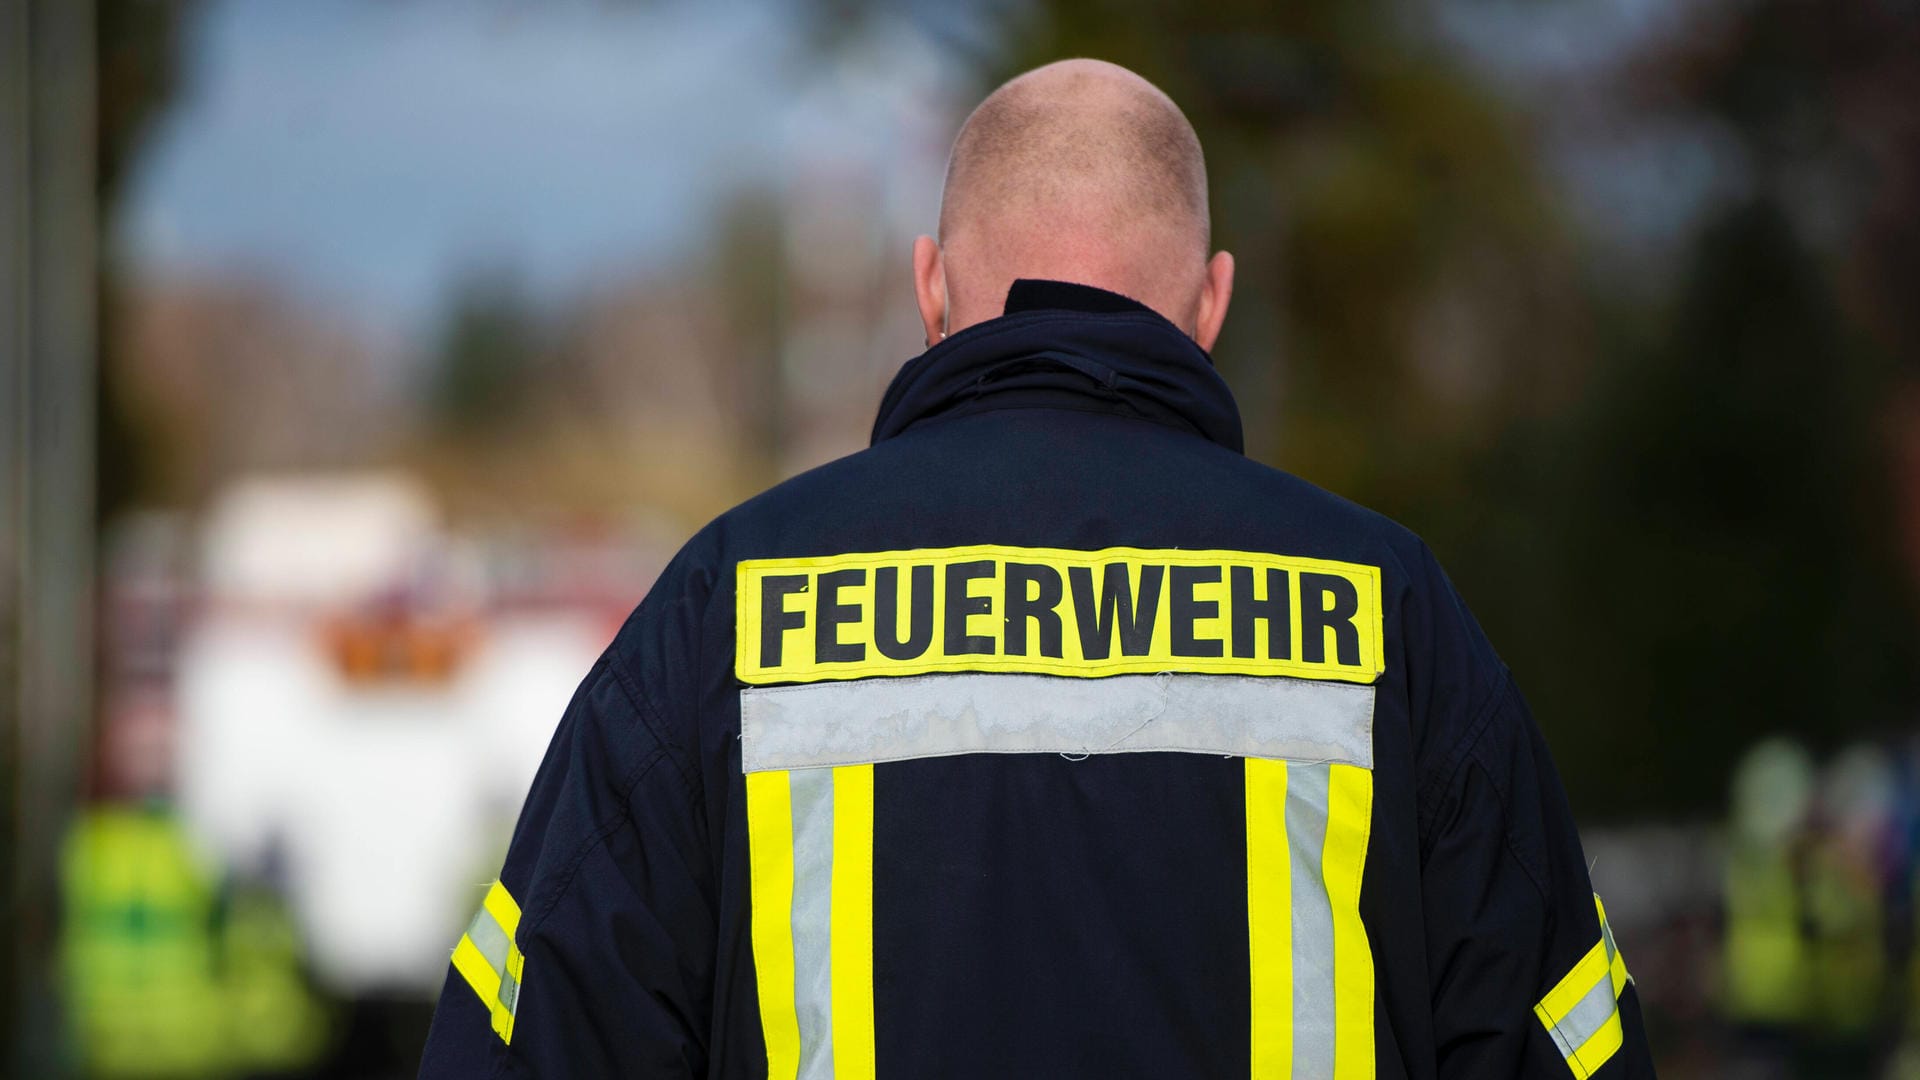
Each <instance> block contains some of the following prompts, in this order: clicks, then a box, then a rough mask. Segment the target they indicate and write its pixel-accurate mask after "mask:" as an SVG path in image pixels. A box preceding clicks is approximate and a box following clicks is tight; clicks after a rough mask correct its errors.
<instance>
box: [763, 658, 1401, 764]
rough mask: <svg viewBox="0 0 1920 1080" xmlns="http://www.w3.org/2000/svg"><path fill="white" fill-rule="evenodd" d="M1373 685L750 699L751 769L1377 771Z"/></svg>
mask: <svg viewBox="0 0 1920 1080" xmlns="http://www.w3.org/2000/svg"><path fill="white" fill-rule="evenodd" d="M1373 699H1374V688H1373V687H1372V686H1361V685H1357V684H1354V683H1343V682H1333V681H1327V680H1317V679H1293V678H1274V677H1269V678H1257V677H1252V676H1242V675H1194V674H1174V673H1169V674H1163V675H1114V676H1109V677H1107V678H1099V679H1077V678H1067V677H1060V676H1052V675H1009V674H978V673H968V674H953V675H921V676H914V677H909V678H874V679H859V680H851V681H843V682H818V683H806V684H803V685H799V686H767V687H749V688H748V689H745V690H742V691H741V692H740V734H741V747H740V756H741V763H742V766H743V767H744V769H745V771H747V772H760V771H762V770H767V769H806V768H818V767H821V766H829V765H854V764H867V763H877V762H882V761H902V760H907V759H911V758H926V757H944V756H947V755H952V754H979V753H994V754H1032V753H1062V754H1111V753H1128V752H1140V751H1153V750H1173V751H1186V752H1190V753H1198V754H1220V755H1225V756H1233V757H1259V758H1284V759H1289V760H1293V761H1315V762H1323V761H1337V762H1341V763H1343V764H1348V765H1358V766H1360V767H1361V768H1366V769H1370V768H1372V767H1373Z"/></svg>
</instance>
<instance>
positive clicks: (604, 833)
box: [488, 747, 667, 1080]
mask: <svg viewBox="0 0 1920 1080" xmlns="http://www.w3.org/2000/svg"><path fill="white" fill-rule="evenodd" d="M666 756H667V752H666V749H665V748H664V747H655V748H654V750H653V751H652V752H651V753H648V754H646V755H643V756H642V757H641V758H640V760H639V761H637V762H635V763H634V766H633V768H632V769H631V770H630V771H629V773H628V775H627V776H625V777H622V778H621V781H620V788H621V792H622V793H621V802H622V803H623V804H624V803H625V802H626V800H627V799H628V798H629V797H630V796H631V795H632V794H633V789H634V788H636V787H639V786H640V781H642V780H644V779H646V777H647V774H648V773H650V772H652V771H653V767H654V766H655V765H658V764H659V763H660V760H661V759H662V758H664V757H666ZM632 823H633V816H632V815H631V814H630V813H622V814H620V815H619V816H617V817H615V818H614V819H613V820H612V821H611V822H610V823H605V824H602V825H600V826H599V827H597V828H595V829H594V831H593V832H591V833H589V834H588V835H587V837H586V838H585V839H584V840H582V841H580V850H579V851H577V852H575V853H574V855H573V857H572V858H570V859H568V860H567V862H566V864H565V868H564V869H563V870H562V871H561V872H560V874H559V875H558V876H557V881H556V884H555V885H554V886H553V887H552V888H551V889H549V890H548V894H547V897H546V899H545V901H544V902H542V903H541V905H540V907H539V909H538V910H537V911H535V912H530V913H529V916H530V917H528V918H525V919H522V920H521V926H522V927H523V928H524V934H525V936H526V937H528V938H532V937H533V936H534V935H536V934H538V933H539V932H540V928H541V927H543V926H545V925H546V921H547V919H548V917H549V916H551V915H552V914H553V911H554V909H555V908H556V907H559V906H560V901H561V900H563V899H565V898H566V895H567V893H568V892H569V891H571V890H572V888H573V883H574V881H575V880H577V879H578V878H579V876H580V868H581V867H582V866H584V865H586V862H587V858H588V857H589V856H591V855H592V854H593V853H594V851H595V850H596V849H598V848H600V847H602V846H603V845H605V843H606V842H607V840H608V839H610V838H611V837H612V836H613V835H614V834H615V833H618V832H619V831H620V830H621V829H623V828H625V827H627V826H628V825H630V824H632ZM514 937H515V938H516V939H518V938H520V937H521V934H520V933H516V934H515V935H514ZM512 1051H513V1048H512V1046H510V1045H508V1044H505V1043H502V1044H500V1045H499V1046H498V1047H496V1048H495V1052H496V1056H495V1058H494V1062H493V1066H492V1068H491V1069H490V1070H489V1072H488V1076H489V1077H490V1078H496V1080H497V1078H498V1077H501V1076H503V1075H505V1073H506V1071H507V1070H508V1069H509V1068H511V1069H513V1070H514V1071H516V1072H517V1071H519V1062H518V1060H516V1059H515V1058H514V1057H513V1055H512Z"/></svg>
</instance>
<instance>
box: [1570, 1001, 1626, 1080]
mask: <svg viewBox="0 0 1920 1080" xmlns="http://www.w3.org/2000/svg"><path fill="white" fill-rule="evenodd" d="M1625 1041H1626V1032H1625V1031H1624V1030H1622V1028H1621V1027H1620V1013H1619V1011H1618V1010H1615V1011H1614V1014H1613V1015H1612V1016H1609V1017H1607V1021H1606V1023H1604V1024H1601V1025H1600V1030H1598V1031H1596V1032H1594V1033H1593V1036H1592V1037H1591V1038H1589V1039H1588V1040H1587V1041H1586V1042H1585V1043H1582V1044H1581V1045H1580V1048H1579V1049H1577V1050H1575V1051H1574V1052H1573V1054H1572V1055H1571V1056H1569V1057H1568V1058H1567V1067H1568V1068H1570V1069H1572V1070H1573V1075H1574V1076H1576V1077H1579V1080H1587V1077H1589V1076H1592V1075H1593V1074H1594V1073H1596V1072H1598V1071H1599V1069H1600V1066H1602V1065H1605V1064H1606V1063H1607V1059H1608V1058H1611V1057H1612V1056H1613V1055H1614V1052H1615V1051H1617V1050H1619V1049H1620V1046H1621V1044H1622V1043H1624V1042H1625Z"/></svg>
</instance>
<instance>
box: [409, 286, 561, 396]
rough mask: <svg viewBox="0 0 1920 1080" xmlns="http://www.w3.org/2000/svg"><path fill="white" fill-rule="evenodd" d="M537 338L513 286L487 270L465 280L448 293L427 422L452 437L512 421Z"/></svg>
mask: <svg viewBox="0 0 1920 1080" xmlns="http://www.w3.org/2000/svg"><path fill="white" fill-rule="evenodd" d="M543 337H544V334H543V331H542V329H541V326H540V322H539V319H538V316H537V314H536V312H535V311H534V309H533V305H532V303H531V302H530V301H529V300H528V298H527V296H526V294H525V292H524V290H523V289H522V287H521V285H520V283H519V282H518V281H517V280H516V279H515V278H513V277H512V276H510V275H508V274H505V273H501V272H498V271H494V270H483V271H478V272H474V273H471V274H469V275H468V276H467V277H466V278H465V279H463V280H462V281H461V282H460V283H459V284H458V285H457V286H456V287H455V288H454V290H453V293H452V297H451V300H450V301H449V303H448V305H447V314H446V321H445V324H444V325H443V327H442V329H441V332H440V343H439V347H438V348H437V349H436V350H435V356H436V358H437V366H436V368H435V371H434V382H433V388H432V394H431V401H432V408H433V413H434V416H435V417H436V418H437V419H438V420H439V421H440V422H441V423H442V424H443V425H445V426H446V427H447V428H449V429H450V430H452V431H454V432H456V433H458V432H474V431H479V430H482V429H485V428H487V427H489V426H491V425H496V424H500V423H502V422H505V421H507V420H509V419H510V418H513V417H514V416H516V415H517V414H519V413H520V412H521V411H523V410H522V408H521V406H522V405H523V404H524V395H526V394H528V393H530V392H531V391H532V389H533V381H532V376H533V374H534V369H535V367H536V364H537V362H538V360H539V359H540V357H541V355H542V353H543V351H544V345H543Z"/></svg>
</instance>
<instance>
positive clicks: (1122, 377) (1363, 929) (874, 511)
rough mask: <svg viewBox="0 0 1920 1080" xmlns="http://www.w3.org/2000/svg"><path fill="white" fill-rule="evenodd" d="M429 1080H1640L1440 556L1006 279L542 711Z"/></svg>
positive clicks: (1546, 774)
mask: <svg viewBox="0 0 1920 1080" xmlns="http://www.w3.org/2000/svg"><path fill="white" fill-rule="evenodd" d="M475 901H476V904H477V905H478V909H479V910H478V911H477V913H476V915H475V916H474V921H473V923H472V925H471V926H470V927H469V929H468V932H467V933H466V934H465V935H464V936H463V937H462V938H461V940H460V942H459V945H458V948H456V950H455V952H454V955H453V966H452V969H451V970H450V972H449V974H448V978H447V983H446V988H445V991H444V992H443V995H442V998H441V1002H440V1007H439V1011H438V1012H437V1014H436V1016H435V1019H434V1026H433V1031H432V1034H431V1036H430V1038H429V1041H428V1045H427V1050H426V1057H425V1061H424V1064H423V1065H422V1069H421V1075H422V1076H424V1077H434V1078H440V1077H447V1078H453V1077H461V1078H468V1077H488V1076H512V1077H520V1076H539V1077H599V1076H621V1077H693V1076H708V1077H728V1078H733V1077H764V1076H769V1075H771V1076H776V1077H812V1076H838V1077H863V1078H864V1077H875V1076H878V1077H882V1078H902V1077H911V1078H933V1077H1244V1076H1287V1075H1292V1076H1294V1077H1298V1078H1308V1077H1341V1078H1346V1077H1375V1076H1378V1077H1382V1078H1386V1077H1421V1078H1425V1077H1462V1078H1465V1077H1474V1078H1487V1077H1512V1076H1529V1077H1533V1076H1538V1077H1558V1076H1563V1075H1567V1074H1569V1073H1570V1074H1571V1075H1573V1076H1576V1077H1584V1076H1589V1075H1593V1076H1600V1077H1603V1078H1614V1077H1629V1076H1632V1077H1640V1076H1650V1075H1652V1066H1651V1063H1650V1058H1649V1055H1648V1050H1647V1046H1646V1041H1645V1033H1644V1030H1643V1027H1642V1023H1641V1019H1640V1012H1639V1006H1638V1004H1637V999H1636V996H1635V989H1634V987H1633V984H1632V982H1631V978H1630V976H1629V975H1628V973H1627V968H1626V966H1625V962H1624V960H1623V959H1622V958H1621V956H1620V954H1619V951H1618V950H1617V949H1616V948H1615V946H1614V943H1613V940H1612V935H1611V932H1610V930H1608V929H1607V928H1606V926H1605V916H1604V909H1602V908H1601V907H1600V906H1599V904H1598V902H1597V898H1596V897H1594V896H1593V894H1592V892H1591V891H1590V885H1589V883H1588V877H1587V870H1586V864H1585V861H1584V859H1583V857H1582V855H1581V848H1580V842H1579V838H1578V836H1577V835H1576V833H1575V829H1574V823H1573V820H1572V818H1571V816H1570V814H1569V811H1568V808H1567V804H1566V800H1565V797H1564V796H1563V794H1562V791H1561V786H1560V783H1559V781H1558V779H1557V778H1556V776H1555V773H1554V769H1553V765H1552V763H1551V761H1550V760H1549V757H1548V753H1547V748H1546V746H1545V744H1544V743H1543V742H1542V740H1541V737H1540V735H1539V733H1538V731H1537V730H1536V729H1535V726H1534V724H1533V721H1532V720H1531V718H1530V717H1529V715H1528V712H1527V708H1526V705H1525V704H1524V703H1523V701H1522V700H1521V697H1520V694H1519V692H1518V690H1516V689H1515V687H1514V684H1513V681H1512V679H1511V677H1510V676H1509V674H1508V672H1507V669H1506V668H1505V666H1504V665H1503V664H1502V663H1501V662H1500V660H1499V659H1498V658H1497V656H1496V655H1495V653H1494V651H1493V649H1492V648H1491V646H1489V644H1488V643H1487V641H1486V639H1485V638H1484V636H1483V635H1482V634H1481V631H1480V628H1479V627H1478V626H1477V625H1476V624H1475V622H1474V620H1473V617H1472V616H1471V615H1470V614H1469V613H1468V611H1467V609H1466V607H1465V605H1464V604H1463V603H1462V602H1461V600H1460V598H1459V597H1458V596H1457V595H1456V594H1455V592H1454V590H1453V588H1452V587H1451V585H1450V584H1449V583H1448V581H1447V579H1446V577H1445V575H1444V574H1443V573H1442V572H1441V570H1440V567H1439V566H1438V565H1437V563H1436V562H1435V560H1434V557H1433V554H1432V553H1431V552H1430V551H1428V550H1427V548H1426V547H1425V546H1424V545H1423V544H1422V543H1421V542H1420V540H1419V539H1418V538H1416V537H1415V536H1413V535H1412V534H1411V533H1409V532H1407V531H1406V530H1405V529H1403V528H1401V527H1399V526H1398V525H1395V524H1394V523H1393V522H1391V521H1388V520H1386V519H1385V518H1383V517H1381V516H1379V515H1377V514H1374V513H1372V512H1370V511H1368V510H1366V509H1364V508H1362V507H1359V506H1356V505H1354V504H1353V503H1350V502H1347V501H1345V500H1343V499H1341V498H1338V497H1336V496H1334V495H1330V494H1328V493H1326V492H1324V491H1322V490H1320V489H1318V488H1315V487H1313V486H1312V485H1310V484H1307V483H1305V482H1303V481H1301V480H1299V479H1296V478H1295V477H1292V476H1289V475H1287V474H1286V473H1283V472H1278V471H1276V470H1273V469H1270V468H1267V467H1265V466H1262V465H1259V464H1256V463H1254V462H1252V461H1250V460H1248V459H1247V458H1246V457H1245V456H1244V455H1243V454H1242V445H1241V429H1240V418H1239V414H1238V411H1237V409H1236V407H1235V405H1234V402H1233V398H1232V396H1231V394H1230V393H1229V392H1228V390H1227V387H1226V385H1225V384H1224V383H1223V382H1222V381H1221V379H1220V378H1219V376H1218V375H1217V374H1216V373H1215V372H1214V369H1213V367H1212V365H1211V363H1210V361H1209V359H1208V357H1207V356H1206V354H1205V353H1204V352H1203V351H1202V350H1201V349H1199V348H1198V347H1197V346H1196V345H1195V344H1194V343H1193V342H1192V341H1191V340H1190V339H1189V338H1187V337H1186V336H1185V335H1184V334H1182V333H1181V332H1180V331H1179V330H1178V329H1176V328H1175V327H1174V326H1173V325H1171V324H1170V323H1168V322H1167V321H1165V320H1164V319H1162V318H1160V317H1159V316H1158V315H1155V314H1153V313H1152V312H1150V311H1148V310H1146V309H1145V308H1143V307H1140V306H1139V305H1137V304H1134V303H1132V302H1131V301H1129V300H1126V299H1124V298H1122V297H1118V296H1116V295H1114V294H1111V293H1105V292H1100V291H1098V290H1092V289H1087V288H1084V287H1080V286H1066V285H1059V284H1055V283H1040V282H1021V283H1018V284H1016V285H1015V287H1014V289H1013V291H1012V293H1011V294H1010V296H1009V303H1008V313H1007V314H1006V315H1005V316H1003V317H1002V318H999V319H995V320H992V321H990V322H987V323H983V324H980V325H977V326H973V327H970V328H968V329H966V330H963V331H961V332H959V333H957V334H955V335H953V336H952V337H951V338H949V339H947V340H945V341H943V342H941V343H940V344H938V345H936V346H934V347H933V348H931V349H929V350H928V351H927V352H926V353H925V354H924V355H922V356H920V357H918V358H916V359H915V360H913V361H911V362H910V363H908V364H907V365H906V367H905V368H904V369H903V370H902V371H901V373H900V375H899V377H898V378H897V379H896V380H895V381H894V383H893V385H892V387H891V388H890V389H889V390H888V392H887V394H886V398H885V401H884V402H883V403H882V405H881V408H880V413H879V418H878V420H877V421H876V423H875V425H874V432H873V445H872V447H871V448H869V449H867V450H865V451H863V452H861V453H858V454H854V455H852V456H851V457H847V458H844V459H842V460H840V461H836V462H834V463H832V464H830V465H827V466H824V467H822V468H819V469H816V470H814V471H812V472H809V473H807V474H805V475H802V476H799V477H796V478H795V479H793V480H791V481H788V482H787V483H784V484H782V485H780V486H779V487H776V488H774V489H773V490H771V491H769V492H767V493H765V494H763V495H761V496H760V497H758V498H756V499H753V500H752V501H750V502H748V503H746V504H744V505H742V506H740V507H738V508H736V509H734V510H733V511H731V512H729V513H727V514H725V515H724V516H722V517H721V518H719V519H718V520H716V521H714V522H713V523H712V524H710V525H709V526H708V527H707V528H705V529H704V530H702V531H701V532H700V533H699V535H697V536H695V537H694V538H693V539H692V540H691V541H690V542H688V544H687V545H686V547H685V548H684V549H683V550H682V551H681V552H680V554H679V556H678V557H677V558H675V560H674V561H673V562H672V564H671V565H670V566H669V567H668V568H667V570H666V571H665V572H664V573H663V574H662V576H661V578H660V580H659V582H658V583H657V584H656V585H655V586H654V587H653V589H652V591H651V592H650V593H649V594H648V596H647V597H646V599H645V600H644V601H643V602H642V603H641V604H640V606H639V607H638V609H636V610H635V612H634V613H633V615H632V617H631V618H630V619H629V620H628V622H627V624H626V626H625V627H624V628H623V629H622V630H621V632H620V633H619V635H618V637H617V638H616V640H615V641H614V643H613V644H612V646H611V647H609V648H608V650H607V652H606V653H605V655H604V656H603V657H602V658H601V659H600V661H599V662H598V663H597V664H596V665H595V667H594V668H593V670H592V671H591V672H590V673H589V674H588V675H587V677H586V680H585V682H584V683H583V684H582V685H581V687H580V689H579V691H578V693H577V695H576V696H575V698H574V700H573V703H572V704H571V706H570V707H569V708H568V710H567V712H566V714H565V716H564V718H563V719H562V720H561V722H560V726H559V729H558V731H557V732H556V734H555V736H554V739H553V744H552V747H551V749H550V750H549V751H548V754H547V757H546V760H545V761H544V763H543V764H542V765H541V767H540V770H539V774H538V776H537V777H536V779H535V780H534V783H533V788H532V790H531V792H529V794H528V796H527V801H526V806H525V808H524V810H523V812H522V814H521V818H520V822H519V826H518V828H517V829H516V831H515V834H514V838H513V843H512V847H511V849H510V851H509V853H508V856H507V859H506V864H505V866H504V868H503V869H502V870H501V873H500V880H499V881H498V882H497V883H496V884H495V885H494V886H493V887H492V888H491V889H490V890H488V891H487V892H486V895H485V896H484V897H480V896H476V898H475Z"/></svg>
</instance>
